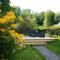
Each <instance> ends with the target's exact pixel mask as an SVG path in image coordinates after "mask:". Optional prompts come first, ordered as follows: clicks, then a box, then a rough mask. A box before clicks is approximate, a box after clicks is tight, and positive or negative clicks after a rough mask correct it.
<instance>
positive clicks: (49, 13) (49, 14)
mask: <svg viewBox="0 0 60 60" xmlns="http://www.w3.org/2000/svg"><path fill="white" fill-rule="evenodd" d="M54 16H55V13H54V12H52V11H51V10H48V11H46V12H45V21H46V24H48V26H51V25H53V24H54Z"/></svg>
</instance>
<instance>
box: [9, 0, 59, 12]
mask: <svg viewBox="0 0 60 60" xmlns="http://www.w3.org/2000/svg"><path fill="white" fill-rule="evenodd" d="M10 1H11V5H12V6H19V7H20V8H21V9H27V8H28V9H31V11H34V12H42V11H46V10H49V9H51V10H52V11H54V12H60V0H10Z"/></svg>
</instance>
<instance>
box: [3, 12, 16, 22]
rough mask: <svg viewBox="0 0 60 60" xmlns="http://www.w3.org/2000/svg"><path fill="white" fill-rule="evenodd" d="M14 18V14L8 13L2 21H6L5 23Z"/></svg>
mask: <svg viewBox="0 0 60 60" xmlns="http://www.w3.org/2000/svg"><path fill="white" fill-rule="evenodd" d="M15 18H16V16H15V14H14V12H12V11H10V12H7V15H6V16H5V17H4V19H6V20H7V22H10V21H13V20H14V19H15Z"/></svg>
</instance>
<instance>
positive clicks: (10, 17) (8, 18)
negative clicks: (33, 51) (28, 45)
mask: <svg viewBox="0 0 60 60" xmlns="http://www.w3.org/2000/svg"><path fill="white" fill-rule="evenodd" d="M15 18H16V16H15V14H14V12H12V11H9V12H7V14H6V15H5V16H4V17H2V18H0V24H1V25H3V24H5V23H6V24H7V25H6V26H7V27H10V28H11V27H12V28H14V27H16V24H15V23H12V22H11V21H14V20H15ZM11 23H12V24H11ZM9 24H10V25H9ZM5 30H6V31H7V32H9V33H10V35H11V36H12V37H13V38H14V39H15V41H16V42H18V43H20V44H22V43H23V42H24V39H23V36H24V35H23V34H19V33H17V32H16V31H15V30H11V29H10V30H9V29H7V28H3V27H1V28H0V31H5Z"/></svg>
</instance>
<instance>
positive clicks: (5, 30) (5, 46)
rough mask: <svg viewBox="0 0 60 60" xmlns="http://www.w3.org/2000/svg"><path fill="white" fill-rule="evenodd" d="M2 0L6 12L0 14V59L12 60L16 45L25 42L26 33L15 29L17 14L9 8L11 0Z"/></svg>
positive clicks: (2, 10)
mask: <svg viewBox="0 0 60 60" xmlns="http://www.w3.org/2000/svg"><path fill="white" fill-rule="evenodd" d="M0 1H1V5H2V9H1V13H2V14H4V15H1V14H0V59H9V60H11V59H10V58H11V57H12V56H13V54H14V53H15V50H16V47H17V46H20V44H22V43H23V42H24V39H23V36H24V35H23V34H19V33H17V32H16V31H15V30H14V28H15V27H16V26H17V23H15V22H14V21H15V20H16V18H17V16H16V15H15V13H14V11H13V10H9V8H8V6H10V5H9V1H10V0H4V1H3V0H0ZM5 9H8V10H9V11H8V10H5ZM4 12H6V13H4Z"/></svg>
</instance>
